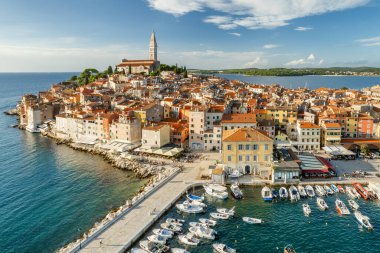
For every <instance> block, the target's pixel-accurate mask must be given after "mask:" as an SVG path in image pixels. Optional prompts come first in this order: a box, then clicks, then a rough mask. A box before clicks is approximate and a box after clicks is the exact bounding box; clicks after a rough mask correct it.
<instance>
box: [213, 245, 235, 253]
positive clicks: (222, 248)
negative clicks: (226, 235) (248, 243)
mask: <svg viewBox="0 0 380 253" xmlns="http://www.w3.org/2000/svg"><path fill="white" fill-rule="evenodd" d="M212 247H213V248H214V250H215V251H216V252H218V253H236V250H235V249H233V248H230V247H228V246H227V245H225V244H223V243H214V244H213V245H212Z"/></svg>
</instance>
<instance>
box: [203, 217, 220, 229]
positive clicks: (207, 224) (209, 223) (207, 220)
mask: <svg viewBox="0 0 380 253" xmlns="http://www.w3.org/2000/svg"><path fill="white" fill-rule="evenodd" d="M199 222H200V223H202V224H205V225H206V226H209V227H213V226H215V225H216V223H217V221H215V220H210V219H206V218H200V219H199Z"/></svg>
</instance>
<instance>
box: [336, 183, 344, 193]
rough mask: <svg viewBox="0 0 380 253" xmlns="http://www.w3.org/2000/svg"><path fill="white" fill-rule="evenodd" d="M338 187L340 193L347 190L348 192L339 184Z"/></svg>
mask: <svg viewBox="0 0 380 253" xmlns="http://www.w3.org/2000/svg"><path fill="white" fill-rule="evenodd" d="M337 187H338V189H339V192H340V193H345V192H346V191H345V190H344V188H343V186H341V185H338V186H337Z"/></svg>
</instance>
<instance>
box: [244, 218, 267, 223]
mask: <svg viewBox="0 0 380 253" xmlns="http://www.w3.org/2000/svg"><path fill="white" fill-rule="evenodd" d="M243 221H244V222H246V223H248V224H261V223H264V222H263V220H262V219H256V218H251V217H243Z"/></svg>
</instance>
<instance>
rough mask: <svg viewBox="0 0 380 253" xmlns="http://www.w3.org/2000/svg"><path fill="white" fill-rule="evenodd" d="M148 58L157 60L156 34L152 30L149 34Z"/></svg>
mask: <svg viewBox="0 0 380 253" xmlns="http://www.w3.org/2000/svg"><path fill="white" fill-rule="evenodd" d="M149 60H153V61H157V41H156V35H155V34H154V31H153V32H152V35H151V36H150V42H149Z"/></svg>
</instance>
